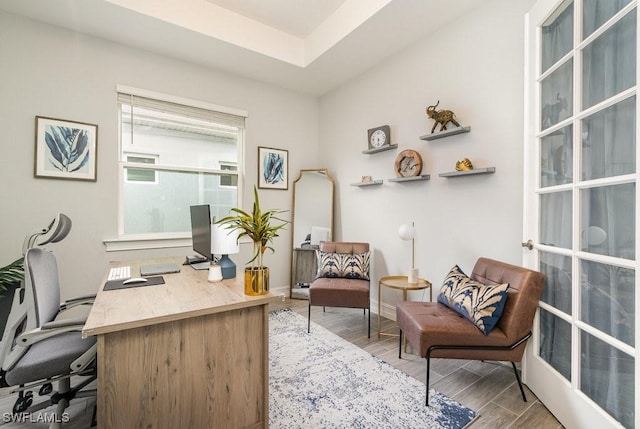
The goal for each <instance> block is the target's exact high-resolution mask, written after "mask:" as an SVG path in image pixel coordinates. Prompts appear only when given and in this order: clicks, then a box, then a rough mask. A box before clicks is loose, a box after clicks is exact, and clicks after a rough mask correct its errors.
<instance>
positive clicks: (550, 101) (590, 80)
mask: <svg viewBox="0 0 640 429" xmlns="http://www.w3.org/2000/svg"><path fill="white" fill-rule="evenodd" d="M637 9H638V8H637V2H636V1H632V0H565V1H562V0H538V2H537V3H536V4H535V5H534V7H533V8H532V9H531V10H530V11H529V13H528V14H527V16H526V24H525V32H526V34H525V40H526V50H527V52H526V54H525V71H526V75H525V82H526V90H525V115H526V117H525V130H526V131H525V198H524V213H525V215H524V217H525V218H524V238H525V240H526V241H528V240H530V246H529V247H530V250H527V249H525V250H523V252H524V253H523V255H524V256H523V259H524V264H525V265H527V266H529V267H532V268H535V269H537V270H539V271H541V272H542V273H543V274H544V275H545V276H546V282H545V288H544V291H543V294H542V299H541V303H540V308H539V312H538V316H537V317H536V324H535V328H534V337H533V340H532V341H531V343H530V344H529V347H528V349H527V356H526V359H525V363H524V367H523V369H524V371H523V372H524V374H523V376H524V379H525V382H526V383H527V384H528V385H529V387H530V388H531V389H532V391H533V392H534V393H535V394H536V395H537V396H538V397H539V398H540V400H541V401H542V402H543V403H544V404H545V406H546V407H547V408H549V410H550V411H551V412H552V413H553V414H554V415H555V416H556V417H557V418H558V419H559V420H560V422H561V423H562V424H563V425H565V427H567V428H598V429H600V428H609V427H611V428H618V427H625V428H634V427H640V418H639V416H638V413H637V410H638V409H639V408H640V394H639V393H638V392H639V387H640V374H639V372H640V371H639V370H638V356H639V353H638V347H637V344H638V341H639V339H640V335H639V334H638V332H639V331H640V328H639V327H640V324H639V321H638V318H637V317H636V313H637V309H638V308H640V296H639V295H640V294H639V293H638V285H639V284H640V281H639V280H638V278H637V276H636V273H637V271H638V268H639V265H638V262H637V255H638V251H639V249H640V247H639V240H638V239H637V236H636V234H637V227H638V223H639V222H638V213H639V210H638V192H639V191H638V178H639V175H638V171H639V162H638V156H637V150H636V149H637V142H638V135H637V129H636V128H637V127H636V124H637V123H638V114H639V109H638V101H637V99H638V96H637V73H638V67H637V64H638V55H637V52H638V31H637V24H638V11H637ZM524 244H525V243H523V245H524Z"/></svg>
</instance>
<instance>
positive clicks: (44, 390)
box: [38, 383, 53, 396]
mask: <svg viewBox="0 0 640 429" xmlns="http://www.w3.org/2000/svg"><path fill="white" fill-rule="evenodd" d="M51 392H53V384H51V383H46V384H43V385H42V387H40V391H39V392H38V395H40V396H44V395H48V394H49V393H51Z"/></svg>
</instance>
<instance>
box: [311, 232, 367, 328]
mask: <svg viewBox="0 0 640 429" xmlns="http://www.w3.org/2000/svg"><path fill="white" fill-rule="evenodd" d="M317 253H318V274H317V275H316V279H315V280H314V281H313V282H312V283H311V286H310V287H309V320H308V325H307V331H308V332H310V331H311V306H312V305H321V306H323V307H349V308H362V309H364V312H365V313H366V311H367V310H369V321H368V327H367V329H368V330H367V332H368V336H369V338H370V337H371V305H370V302H371V301H370V294H369V291H370V280H369V265H370V263H369V260H370V252H369V243H350V242H321V243H320V249H319V250H318V251H317Z"/></svg>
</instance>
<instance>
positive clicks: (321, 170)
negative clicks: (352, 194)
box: [289, 168, 336, 299]
mask: <svg viewBox="0 0 640 429" xmlns="http://www.w3.org/2000/svg"><path fill="white" fill-rule="evenodd" d="M309 172H319V173H323V174H324V175H325V177H326V178H327V180H329V182H330V183H331V201H330V203H331V213H330V215H331V219H330V222H329V228H330V229H331V232H330V234H329V240H330V241H333V237H334V230H333V228H334V225H333V219H334V210H335V204H334V200H335V188H336V182H335V180H334V179H333V177H331V175H330V174H329V171H328V170H327V169H326V168H302V169H300V171H299V172H298V177H296V180H294V181H293V186H292V188H293V192H292V194H293V201H292V204H291V225H292V227H291V261H290V273H289V274H290V275H289V298H290V299H305V298H303V297H294V296H293V276H294V273H293V268H294V267H293V258H294V255H293V253H294V252H293V251H294V249H295V248H296V245H295V228H296V225H295V221H296V185H297V184H298V182H299V181H300V180H301V179H302V177H303V174H304V173H309Z"/></svg>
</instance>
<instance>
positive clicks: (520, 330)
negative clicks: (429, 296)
mask: <svg viewBox="0 0 640 429" xmlns="http://www.w3.org/2000/svg"><path fill="white" fill-rule="evenodd" d="M470 278H471V279H473V280H476V281H478V282H481V283H484V284H504V283H509V289H508V298H507V301H506V303H505V307H504V311H503V313H502V316H501V317H500V319H499V320H498V323H497V324H496V326H495V327H494V328H493V330H492V331H491V332H489V334H488V335H484V333H482V332H481V331H480V329H478V327H477V326H476V325H475V324H473V323H472V322H471V321H469V320H468V319H466V318H464V317H463V316H461V315H460V314H458V313H457V312H455V311H454V310H452V309H450V308H448V307H447V306H445V305H444V304H441V303H438V302H410V301H403V302H400V303H399V304H398V305H397V306H396V317H397V324H398V327H399V328H400V352H399V355H398V356H399V357H400V358H402V338H403V336H404V337H405V338H406V340H407V341H408V342H409V344H411V346H412V347H413V349H414V350H415V351H416V352H417V353H418V354H419V355H420V357H424V358H425V359H426V360H427V397H426V404H427V405H429V366H430V359H431V358H449V359H469V360H497V361H510V362H511V365H512V367H513V371H514V373H515V375H516V380H517V381H518V386H519V387H520V392H521V393H522V399H523V400H524V401H525V402H526V401H527V397H526V396H525V394H524V389H523V388H522V382H521V381H520V377H519V375H518V371H517V369H516V365H515V362H520V361H521V360H522V355H523V354H524V350H525V347H526V344H527V340H528V339H529V338H530V337H531V328H532V326H533V318H534V316H535V313H536V309H537V308H538V301H539V300H540V294H541V293H542V287H543V284H544V276H543V275H542V274H541V273H539V272H537V271H532V270H529V269H526V268H522V267H518V266H515V265H510V264H506V263H504V262H500V261H495V260H492V259H487V258H479V259H478V261H477V262H476V264H475V267H474V268H473V272H472V274H471V275H470Z"/></svg>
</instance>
